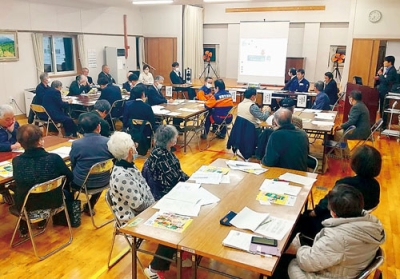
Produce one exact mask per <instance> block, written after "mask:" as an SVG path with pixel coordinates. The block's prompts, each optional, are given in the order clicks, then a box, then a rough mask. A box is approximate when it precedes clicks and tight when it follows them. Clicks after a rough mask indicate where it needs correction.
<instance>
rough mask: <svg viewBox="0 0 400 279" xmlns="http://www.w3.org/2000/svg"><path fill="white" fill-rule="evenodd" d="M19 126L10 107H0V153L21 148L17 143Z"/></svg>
mask: <svg viewBox="0 0 400 279" xmlns="http://www.w3.org/2000/svg"><path fill="white" fill-rule="evenodd" d="M18 128H19V124H18V122H17V121H15V117H14V109H13V108H12V106H10V105H1V106H0V152H9V151H12V150H15V149H18V148H21V145H20V144H19V142H17V130H18Z"/></svg>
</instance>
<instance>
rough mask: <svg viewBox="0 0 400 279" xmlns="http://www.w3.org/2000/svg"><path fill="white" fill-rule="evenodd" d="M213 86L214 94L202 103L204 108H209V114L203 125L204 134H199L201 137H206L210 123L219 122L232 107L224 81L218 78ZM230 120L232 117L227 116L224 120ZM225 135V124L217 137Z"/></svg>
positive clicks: (227, 122) (229, 121)
mask: <svg viewBox="0 0 400 279" xmlns="http://www.w3.org/2000/svg"><path fill="white" fill-rule="evenodd" d="M214 88H215V89H214V92H215V93H214V95H213V96H212V97H211V98H210V99H208V100H207V101H206V103H205V104H204V106H205V108H206V109H208V110H210V114H209V116H208V117H207V120H206V123H205V125H204V134H203V135H202V136H201V137H202V138H207V135H208V132H209V131H210V127H211V124H214V123H215V124H221V123H222V121H224V119H225V117H226V116H227V115H228V112H229V111H230V110H231V108H232V107H233V100H232V95H231V94H230V93H229V92H228V91H226V90H225V83H224V81H223V80H222V79H218V80H216V81H215V82H214ZM231 122H232V117H229V118H228V119H227V120H226V124H230V123H231ZM225 135H226V126H225V127H223V128H222V129H221V132H220V134H219V135H217V137H218V138H220V139H223V138H225Z"/></svg>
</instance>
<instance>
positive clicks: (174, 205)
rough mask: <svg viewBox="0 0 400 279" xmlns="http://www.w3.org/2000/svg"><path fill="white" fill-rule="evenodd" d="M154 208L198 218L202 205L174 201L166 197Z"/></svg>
mask: <svg viewBox="0 0 400 279" xmlns="http://www.w3.org/2000/svg"><path fill="white" fill-rule="evenodd" d="M153 208H155V209H160V210H162V211H167V212H173V213H176V214H180V215H185V216H198V215H199V212H200V208H201V205H200V203H196V204H195V203H191V202H185V201H178V200H172V199H168V198H166V196H164V197H163V198H162V199H161V200H159V201H158V202H157V203H156V204H155V205H154V206H153Z"/></svg>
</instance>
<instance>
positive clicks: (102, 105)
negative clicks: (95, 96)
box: [79, 100, 111, 138]
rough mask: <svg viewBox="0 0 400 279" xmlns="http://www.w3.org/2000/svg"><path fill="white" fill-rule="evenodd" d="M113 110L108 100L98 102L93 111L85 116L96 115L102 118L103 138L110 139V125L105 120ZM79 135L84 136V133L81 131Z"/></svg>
mask: <svg viewBox="0 0 400 279" xmlns="http://www.w3.org/2000/svg"><path fill="white" fill-rule="evenodd" d="M110 109H111V105H110V103H109V102H108V101H107V100H97V101H96V103H95V104H94V107H93V110H92V111H89V112H86V113H84V114H94V115H96V116H100V127H101V130H100V135H102V136H103V137H107V138H108V137H110V135H111V131H110V125H109V124H108V122H107V121H106V120H104V118H105V117H106V116H107V114H108V112H109V111H110ZM79 133H81V134H84V131H83V130H82V129H81V130H80V131H79Z"/></svg>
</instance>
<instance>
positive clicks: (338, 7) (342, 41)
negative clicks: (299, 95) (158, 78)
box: [204, 0, 350, 81]
mask: <svg viewBox="0 0 400 279" xmlns="http://www.w3.org/2000/svg"><path fill="white" fill-rule="evenodd" d="M296 5H324V6H325V10H324V11H298V12H258V13H257V12H250V13H226V12H225V9H226V8H238V7H262V6H296ZM349 8H350V4H349V1H347V0H336V1H335V0H327V1H312V2H311V1H284V2H282V1H279V2H278V1H276V2H268V3H263V2H255V3H254V2H253V3H230V4H206V5H204V44H220V45H221V48H222V49H224V48H225V44H227V47H226V54H225V53H222V55H220V61H219V63H220V65H219V69H220V75H221V76H222V77H227V78H237V71H238V66H237V60H238V56H239V36H240V34H239V24H240V21H262V20H264V19H265V20H267V21H274V20H280V21H290V28H289V38H288V50H287V57H305V58H306V65H305V70H306V78H307V79H308V80H309V81H316V80H319V79H321V78H323V74H324V73H325V72H326V71H327V69H328V64H327V61H328V59H329V47H330V45H346V43H347V28H348V22H349V16H350V11H349ZM213 32H214V33H215V34H210V33H213Z"/></svg>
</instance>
